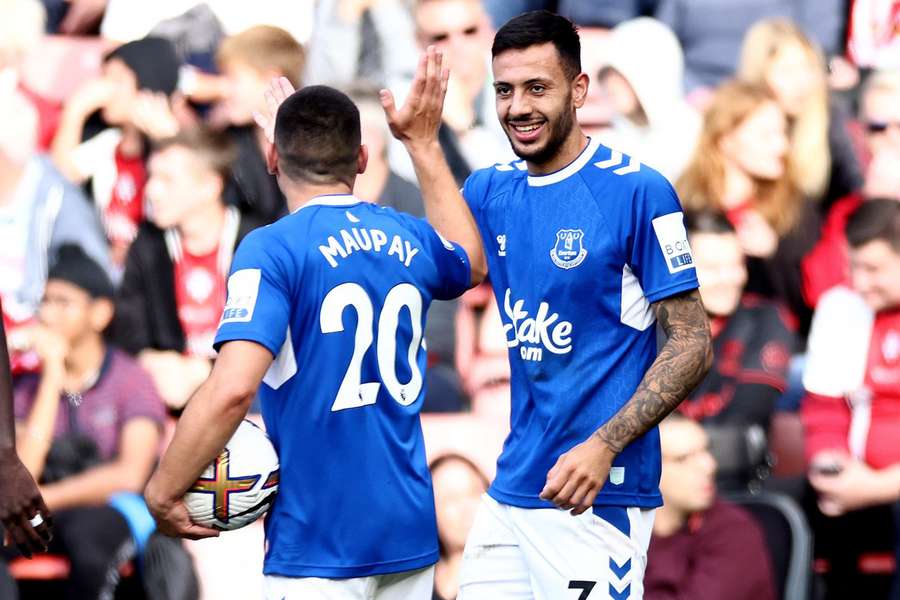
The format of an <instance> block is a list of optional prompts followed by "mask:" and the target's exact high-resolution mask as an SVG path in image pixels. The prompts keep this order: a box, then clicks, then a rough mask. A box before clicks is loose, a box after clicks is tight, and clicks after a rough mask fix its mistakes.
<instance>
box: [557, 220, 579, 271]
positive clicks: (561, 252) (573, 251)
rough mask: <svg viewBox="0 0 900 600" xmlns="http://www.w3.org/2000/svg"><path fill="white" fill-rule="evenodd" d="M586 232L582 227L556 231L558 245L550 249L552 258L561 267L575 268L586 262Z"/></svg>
mask: <svg viewBox="0 0 900 600" xmlns="http://www.w3.org/2000/svg"><path fill="white" fill-rule="evenodd" d="M583 241H584V232H583V231H582V230H580V229H560V230H559V231H557V232H556V245H555V246H553V249H552V250H550V259H551V260H552V261H553V264H554V265H556V266H557V267H559V268H560V269H574V268H575V267H577V266H578V265H580V264H581V263H583V262H584V259H585V257H587V250H586V249H585V248H584V243H583Z"/></svg>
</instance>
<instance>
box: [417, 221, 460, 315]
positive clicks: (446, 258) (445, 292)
mask: <svg viewBox="0 0 900 600" xmlns="http://www.w3.org/2000/svg"><path fill="white" fill-rule="evenodd" d="M411 220H412V221H415V222H416V228H417V230H418V232H419V238H420V239H421V241H422V243H423V244H424V245H425V247H426V248H427V250H428V254H429V256H431V259H432V260H433V261H434V265H435V267H436V268H437V274H438V277H437V287H436V288H435V289H434V290H432V295H433V296H434V298H436V299H437V300H452V299H453V298H458V297H459V296H461V295H462V294H463V293H464V292H465V291H466V290H468V289H469V287H470V284H471V281H472V268H471V266H470V263H469V257H468V255H467V254H466V251H465V250H464V249H463V247H462V246H460V245H459V244H455V243H453V242H451V241H448V240H446V239H444V237H443V236H442V235H441V234H439V233H438V232H437V231H435V230H434V228H433V227H432V226H431V225H430V224H428V222H427V221H425V220H424V219H411Z"/></svg>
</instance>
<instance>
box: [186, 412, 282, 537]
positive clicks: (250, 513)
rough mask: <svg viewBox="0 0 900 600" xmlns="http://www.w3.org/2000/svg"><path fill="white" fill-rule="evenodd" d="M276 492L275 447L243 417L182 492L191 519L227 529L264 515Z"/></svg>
mask: <svg viewBox="0 0 900 600" xmlns="http://www.w3.org/2000/svg"><path fill="white" fill-rule="evenodd" d="M277 492H278V455H277V454H276V453H275V447H274V446H272V442H271V441H270V440H269V436H267V435H266V433H265V432H264V431H263V430H262V429H260V428H259V427H257V426H256V425H254V424H253V423H251V422H250V421H247V420H244V421H241V424H240V425H239V426H238V428H237V431H235V432H234V435H233V436H232V437H231V439H230V440H229V441H228V443H227V444H226V445H225V449H224V450H222V452H221V453H220V454H219V456H217V457H216V458H215V460H213V462H212V463H211V464H210V465H209V466H208V467H206V469H205V470H204V471H203V474H202V475H201V476H200V478H199V479H198V480H197V481H196V482H195V483H194V485H193V486H191V489H190V490H188V492H187V493H186V494H185V495H184V503H185V505H187V509H188V513H189V514H190V516H191V520H192V521H193V522H194V523H197V524H198V525H203V526H205V527H212V528H215V529H221V530H225V531H227V530H232V529H239V528H241V527H244V526H245V525H249V524H250V523H252V522H253V521H255V520H256V519H258V518H259V517H261V516H262V515H264V514H265V513H266V511H267V510H269V507H270V506H271V505H272V502H273V501H274V500H275V494H276V493H277Z"/></svg>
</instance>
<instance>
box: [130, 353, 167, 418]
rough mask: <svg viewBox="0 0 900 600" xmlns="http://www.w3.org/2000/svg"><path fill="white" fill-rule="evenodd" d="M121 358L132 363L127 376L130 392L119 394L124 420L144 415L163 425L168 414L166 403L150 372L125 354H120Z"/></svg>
mask: <svg viewBox="0 0 900 600" xmlns="http://www.w3.org/2000/svg"><path fill="white" fill-rule="evenodd" d="M119 359H120V360H122V361H123V362H124V361H127V362H128V363H130V364H129V369H128V377H127V382H128V393H127V394H120V395H119V398H120V399H121V401H122V412H121V419H122V422H123V423H127V422H128V421H130V420H131V419H137V418H139V417H144V418H147V419H150V420H151V421H153V422H154V423H156V424H158V425H160V426H162V425H163V423H164V422H165V416H166V409H165V404H164V403H163V400H162V398H160V396H159V393H158V392H157V391H156V386H155V385H154V383H153V380H152V379H151V378H150V374H149V373H147V371H145V370H144V369H143V368H142V367H141V366H140V365H138V364H137V363H136V362H134V361H133V360H132V359H130V358H127V357H126V356H125V355H124V354H123V355H120V356H119Z"/></svg>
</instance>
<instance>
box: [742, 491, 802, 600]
mask: <svg viewBox="0 0 900 600" xmlns="http://www.w3.org/2000/svg"><path fill="white" fill-rule="evenodd" d="M727 499H728V500H730V501H732V502H734V503H736V504H738V505H740V506H741V507H743V508H744V509H745V510H746V511H747V512H749V513H750V514H751V515H752V516H753V517H754V519H756V522H757V523H758V524H759V526H760V528H761V529H762V531H763V535H764V536H765V540H766V546H767V547H768V549H769V554H770V556H771V557H772V567H773V574H774V577H775V583H776V585H778V586H779V590H780V591H781V598H782V599H783V600H809V598H810V593H811V587H812V586H811V581H812V577H811V575H812V533H811V531H810V528H809V524H808V523H807V521H806V517H805V516H804V515H803V511H802V510H801V509H800V507H799V506H797V504H796V503H795V502H794V501H793V500H791V499H790V498H789V497H787V496H784V495H782V494H775V493H772V492H761V493H758V494H737V495H733V496H728V497H727Z"/></svg>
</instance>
